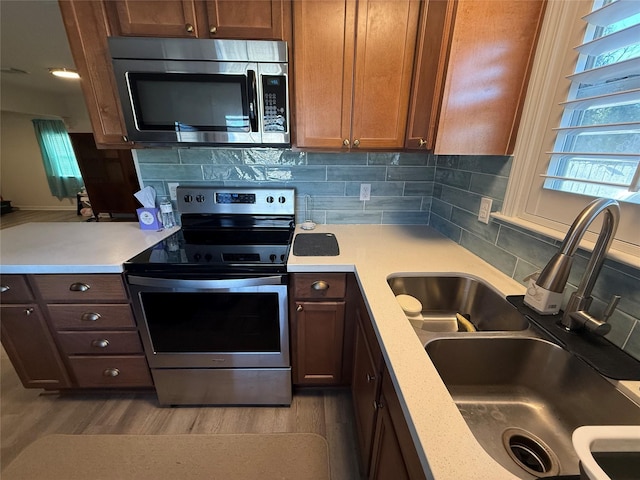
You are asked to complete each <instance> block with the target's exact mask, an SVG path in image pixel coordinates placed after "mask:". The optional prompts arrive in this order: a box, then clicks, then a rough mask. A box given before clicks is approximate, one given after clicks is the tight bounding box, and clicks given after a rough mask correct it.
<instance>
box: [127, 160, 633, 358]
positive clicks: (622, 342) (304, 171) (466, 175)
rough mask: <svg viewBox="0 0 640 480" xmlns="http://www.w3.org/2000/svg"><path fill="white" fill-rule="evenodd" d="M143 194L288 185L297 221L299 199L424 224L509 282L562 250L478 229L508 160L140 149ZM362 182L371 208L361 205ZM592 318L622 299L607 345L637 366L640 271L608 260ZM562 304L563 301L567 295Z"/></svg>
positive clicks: (502, 183) (373, 218) (335, 214)
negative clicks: (190, 187) (175, 188)
mask: <svg viewBox="0 0 640 480" xmlns="http://www.w3.org/2000/svg"><path fill="white" fill-rule="evenodd" d="M135 157H136V158H137V168H138V169H139V174H140V180H141V184H142V185H143V186H146V185H151V186H153V187H154V188H155V189H156V190H157V192H158V195H168V189H167V182H174V181H176V182H180V183H182V184H215V185H228V186H246V185H248V184H250V185H270V186H276V185H277V186H282V187H295V188H296V194H297V199H296V200H297V205H298V212H297V214H296V220H297V221H298V222H302V221H304V220H305V219H306V218H305V216H306V215H305V212H304V204H305V195H309V196H310V197H311V202H310V205H311V209H312V212H311V217H312V220H313V221H315V222H316V223H382V224H426V223H428V224H430V225H432V226H433V227H434V228H436V229H437V230H438V231H440V232H441V233H443V234H444V235H446V236H447V237H449V238H451V239H452V240H454V241H455V242H457V243H459V244H460V245H462V246H463V247H465V248H467V249H468V250H470V251H472V252H473V253H475V254H476V255H478V256H480V257H481V258H483V259H484V260H486V261H487V262H488V263H490V264H492V265H494V266H495V267H496V268H498V269H499V270H500V271H502V272H504V273H505V274H506V275H509V276H510V277H512V278H514V279H516V280H518V281H522V279H523V278H524V277H525V276H526V275H528V274H529V273H532V272H534V271H536V270H539V269H541V268H542V267H543V266H544V265H545V264H546V262H547V261H548V260H549V259H550V258H551V256H552V255H553V254H554V253H555V252H556V251H557V245H558V243H559V242H556V241H554V240H551V239H548V238H545V237H543V236H540V235H537V234H534V233H531V232H529V231H527V230H523V229H519V228H515V227H512V226H509V225H500V224H498V223H496V222H495V221H491V222H490V223H489V224H488V225H485V224H483V223H480V222H478V220H477V214H478V210H479V205H480V198H481V197H483V196H488V197H491V198H492V199H493V206H492V211H499V210H500V209H501V206H502V201H503V200H504V194H505V191H506V187H507V181H508V178H509V173H510V170H511V158H510V157H500V156H497V157H489V156H483V157H474V156H433V155H430V154H427V153H359V152H356V153H344V154H339V153H311V152H296V151H291V150H277V149H207V148H201V149H197V148H193V149H170V150H167V149H163V150H151V149H149V150H137V151H136V152H135ZM361 183H371V200H370V201H360V200H359V192H360V184H361ZM587 259H588V255H587V254H586V253H585V252H579V254H578V258H577V260H576V263H575V266H574V268H573V271H572V274H571V277H570V285H569V287H568V292H571V291H573V290H575V288H576V285H577V284H578V283H579V280H580V277H581V275H582V271H584V267H585V266H586V263H587ZM593 293H594V297H595V300H594V307H593V309H592V310H593V312H594V313H599V311H601V310H602V308H603V307H604V303H603V301H602V299H604V301H607V300H608V299H609V297H610V296H611V294H613V293H616V294H619V295H622V299H621V300H620V303H619V306H618V309H617V311H616V313H615V314H614V315H613V317H612V318H611V323H612V330H611V332H610V333H609V334H608V338H609V339H610V340H611V341H613V342H614V343H615V344H616V345H618V346H620V347H623V348H624V349H625V350H626V351H628V352H629V353H631V354H632V355H634V356H635V357H637V358H639V359H640V318H639V312H640V271H638V270H637V269H633V268H630V267H627V266H625V265H621V264H619V263H616V262H611V261H607V262H605V266H604V268H603V270H602V273H601V278H600V279H599V281H598V282H597V284H596V286H595V289H594V292H593ZM565 297H568V294H567V295H565Z"/></svg>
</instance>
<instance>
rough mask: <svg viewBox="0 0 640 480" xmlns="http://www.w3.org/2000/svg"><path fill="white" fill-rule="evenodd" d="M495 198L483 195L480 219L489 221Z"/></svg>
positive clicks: (479, 213) (483, 221)
mask: <svg viewBox="0 0 640 480" xmlns="http://www.w3.org/2000/svg"><path fill="white" fill-rule="evenodd" d="M492 204H493V199H491V198H487V197H482V200H480V211H479V212H478V221H479V222H482V223H487V224H488V223H489V216H490V215H491V205H492Z"/></svg>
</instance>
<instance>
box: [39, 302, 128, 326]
mask: <svg viewBox="0 0 640 480" xmlns="http://www.w3.org/2000/svg"><path fill="white" fill-rule="evenodd" d="M48 308H49V316H50V318H51V322H52V324H53V327H54V328H55V329H56V330H79V329H82V330H86V329H96V330H102V329H109V328H119V329H122V328H135V326H136V322H135V320H134V319H133V312H132V311H131V306H130V305H129V304H122V305H104V304H82V305H66V304H59V305H49V306H48Z"/></svg>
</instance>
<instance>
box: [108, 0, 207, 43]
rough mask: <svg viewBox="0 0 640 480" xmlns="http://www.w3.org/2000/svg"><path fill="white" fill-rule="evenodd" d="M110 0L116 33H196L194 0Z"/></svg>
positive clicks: (183, 34)
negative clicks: (159, 0)
mask: <svg viewBox="0 0 640 480" xmlns="http://www.w3.org/2000/svg"><path fill="white" fill-rule="evenodd" d="M107 3H108V4H109V3H110V4H111V5H110V7H111V8H112V18H113V23H114V30H115V32H116V34H118V35H123V36H150V37H187V38H189V37H193V38H195V37H198V36H200V35H199V31H198V26H197V24H196V7H195V1H194V0H163V1H162V2H158V1H157V0H116V1H113V2H107Z"/></svg>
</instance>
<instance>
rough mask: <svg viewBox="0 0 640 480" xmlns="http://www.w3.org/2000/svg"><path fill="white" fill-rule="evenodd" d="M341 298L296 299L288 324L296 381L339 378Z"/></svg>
mask: <svg viewBox="0 0 640 480" xmlns="http://www.w3.org/2000/svg"><path fill="white" fill-rule="evenodd" d="M344 313H345V302H296V311H295V313H294V315H295V317H294V322H293V324H292V327H293V328H292V330H293V332H292V333H293V336H294V342H295V343H294V346H293V351H294V355H295V360H296V361H295V363H294V367H293V370H294V371H293V377H294V382H295V383H296V384H305V385H337V384H340V382H341V381H342V345H343V341H344Z"/></svg>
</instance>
